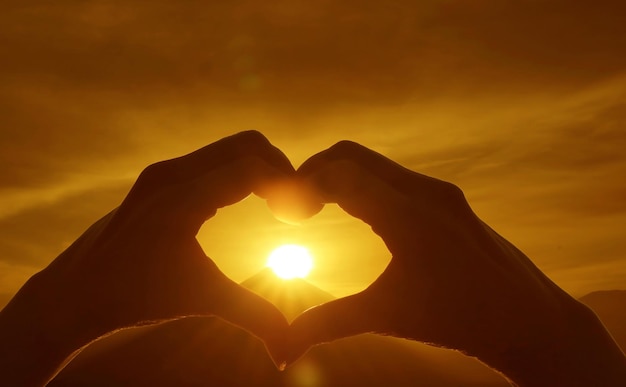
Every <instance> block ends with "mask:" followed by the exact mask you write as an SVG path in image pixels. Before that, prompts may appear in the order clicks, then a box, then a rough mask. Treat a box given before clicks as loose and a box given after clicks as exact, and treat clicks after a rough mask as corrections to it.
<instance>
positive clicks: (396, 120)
mask: <svg viewBox="0 0 626 387" xmlns="http://www.w3.org/2000/svg"><path fill="white" fill-rule="evenodd" d="M5 3H8V4H3V9H2V11H1V12H0V117H1V120H0V177H1V179H0V305H3V304H4V303H5V302H6V300H8V298H10V297H11V295H12V294H13V293H14V292H15V291H16V290H17V289H18V288H19V287H20V286H21V285H22V284H23V282H24V281H25V280H26V279H27V278H28V277H29V276H30V275H32V273H34V272H36V271H38V270H40V269H41V268H43V267H44V266H45V265H47V264H48V263H49V262H50V261H51V260H52V259H54V257H55V256H56V255H57V254H58V253H59V252H60V251H62V250H63V249H64V248H65V247H66V246H67V245H68V244H69V243H71V242H72V241H73V240H74V239H75V238H76V237H77V236H78V235H80V233H81V232H82V231H83V230H84V229H85V228H86V227H87V226H89V225H90V224H91V223H92V222H94V221H95V220H97V219H98V218H99V217H100V216H102V215H104V214H105V213H107V212H108V211H109V210H110V209H111V208H112V207H114V206H116V205H117V204H118V203H119V202H120V201H121V199H122V198H123V197H124V195H125V193H126V191H127V190H128V189H129V187H130V185H131V184H132V182H133V180H134V178H135V177H136V175H137V174H138V173H139V171H140V170H141V169H142V168H143V167H144V166H146V165H147V164H149V163H151V162H154V161H157V160H161V159H164V158H169V157H173V156H177V155H180V154H183V153H186V152H188V151H191V150H194V149H196V148H199V147H201V146H203V145H205V144H207V143H210V142H213V141H215V140H217V139H219V138H221V137H223V136H225V135H229V134H232V133H235V132H238V131H241V130H245V129H253V128H254V129H258V130H261V131H262V132H264V133H265V134H266V135H267V136H268V137H269V138H270V140H272V141H273V142H274V143H275V144H276V145H278V146H279V147H281V148H282V149H283V150H284V151H285V152H286V153H287V155H288V156H289V157H290V158H291V159H292V161H293V162H294V164H296V165H298V164H300V163H301V162H302V161H303V160H305V159H306V158H307V157H308V156H310V155H311V153H313V152H315V151H317V150H321V149H323V148H325V147H328V146H330V145H332V144H333V143H334V142H336V141H338V140H340V139H351V140H355V141H358V142H361V143H363V144H364V145H366V146H368V147H371V148H373V149H375V150H377V151H380V152H382V153H383V154H385V155H387V156H389V157H391V158H393V159H395V160H397V161H399V162H400V163H402V164H404V165H406V166H408V167H410V168H412V169H415V170H417V171H420V172H422V173H426V174H430V175H432V176H435V177H438V178H442V179H446V180H449V181H452V182H454V183H456V184H458V185H460V186H461V187H462V188H463V189H464V190H465V192H466V195H467V197H468V199H469V201H470V203H471V204H472V206H473V208H474V209H475V210H476V212H477V213H478V214H479V215H480V216H481V217H482V218H483V219H484V220H485V221H487V222H488V223H489V224H491V225H492V226H493V227H494V228H495V229H496V230H497V231H499V232H500V233H501V234H503V235H504V236H505V237H507V238H509V239H510V240H511V241H513V242H514V243H516V244H517V245H518V246H519V247H520V248H521V249H522V250H523V251H525V252H527V253H528V255H529V256H530V257H531V258H532V259H533V261H534V262H535V263H537V265H538V266H539V267H540V268H541V269H543V270H544V271H545V272H546V273H547V274H548V275H549V276H550V277H551V278H552V279H553V280H555V281H556V282H557V283H558V284H559V285H560V286H562V287H563V288H564V289H566V290H567V291H569V292H571V293H573V294H574V295H583V294H585V293H587V292H589V291H592V290H598V289H612V288H621V289H626V238H625V233H624V231H623V230H625V229H626V200H625V198H626V179H624V176H625V175H626V153H625V152H624V149H626V24H625V23H624V22H623V15H624V14H626V5H624V3H623V2H622V1H617V0H616V1H607V0H599V1H594V2H571V1H565V0H559V1H547V0H546V1H530V0H527V1H518V2H515V4H513V3H511V2H502V1H497V0H490V1H488V0H475V1H472V2H467V1H461V0H447V1H443V0H441V1H420V2H417V1H408V0H399V1H343V2H338V1H329V0H324V1H308V2H305V1H293V0H292V1H287V0H284V1H274V2H272V1H269V2H258V1H252V0H248V1H243V0H240V1H229V2H199V1H177V2H169V1H167V2H166V1H160V0H156V1H150V2H147V1H87V2H83V1H63V0H59V1H55V2H43V1H41V2H38V1H32V2H19V1H9V2H5ZM23 3H25V4H23ZM216 235H219V237H216ZM200 239H201V241H202V243H203V244H204V245H205V246H206V250H207V252H208V253H209V254H210V255H212V256H213V257H214V258H215V260H216V262H217V263H218V265H219V266H220V267H222V268H223V270H225V271H226V273H227V274H229V275H230V276H231V277H232V278H233V279H235V280H243V279H245V278H247V277H248V276H250V275H252V274H254V273H255V272H256V271H258V270H259V269H260V268H261V267H262V266H263V264H264V261H265V259H266V255H267V253H269V250H271V248H273V247H275V246H276V245H278V244H279V243H281V242H291V243H293V242H303V243H307V244H308V245H309V247H310V249H311V250H312V252H313V253H314V254H315V255H316V259H317V263H318V265H317V268H316V269H315V271H314V272H313V274H312V277H311V281H312V282H314V283H315V284H317V285H318V286H320V287H322V288H323V289H325V290H327V291H329V292H331V293H334V294H335V295H344V294H347V293H351V292H354V291H356V290H358V289H360V288H363V287H365V286H367V284H368V283H369V282H371V281H372V280H373V279H374V278H376V276H377V274H379V273H380V272H381V271H382V270H383V268H384V266H385V264H386V262H387V261H388V260H389V256H388V253H387V252H386V251H385V249H384V245H383V244H382V242H381V241H380V240H379V239H378V238H377V237H376V236H375V235H373V234H371V232H370V231H369V228H368V227H367V226H365V225H363V224H360V223H359V222H358V221H356V220H354V219H350V218H349V217H347V216H346V215H344V214H342V213H341V211H340V210H338V209H337V208H336V207H335V208H328V209H325V210H324V211H323V212H322V213H321V214H320V215H319V216H318V217H316V218H314V219H312V220H311V221H309V222H307V223H305V225H304V226H303V227H301V228H294V227H292V226H287V225H283V224H280V223H278V222H277V221H275V220H274V219H273V218H272V217H271V215H270V214H269V212H268V210H267V209H266V208H265V207H264V204H263V203H262V202H261V201H260V200H258V199H254V198H251V199H249V200H247V201H246V202H245V203H242V204H240V205H239V206H235V207H232V208H228V209H225V210H223V211H220V213H218V215H217V217H216V219H215V220H214V222H211V223H209V224H207V226H205V229H204V230H203V231H202V232H201V235H200Z"/></svg>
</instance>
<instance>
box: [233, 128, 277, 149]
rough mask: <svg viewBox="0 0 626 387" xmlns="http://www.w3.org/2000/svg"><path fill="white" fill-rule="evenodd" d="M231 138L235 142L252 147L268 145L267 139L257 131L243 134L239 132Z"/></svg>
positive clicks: (247, 131) (248, 131)
mask: <svg viewBox="0 0 626 387" xmlns="http://www.w3.org/2000/svg"><path fill="white" fill-rule="evenodd" d="M233 138H234V140H235V141H236V142H239V143H241V144H244V145H246V146H253V147H254V146H265V145H268V144H269V143H270V142H269V140H268V139H267V137H265V136H264V135H263V133H261V132H259V131H258V130H246V131H243V132H239V133H237V134H236V135H234V136H233Z"/></svg>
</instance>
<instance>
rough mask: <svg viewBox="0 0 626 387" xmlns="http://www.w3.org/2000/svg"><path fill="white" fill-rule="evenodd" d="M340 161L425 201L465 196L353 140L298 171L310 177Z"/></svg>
mask: <svg viewBox="0 0 626 387" xmlns="http://www.w3.org/2000/svg"><path fill="white" fill-rule="evenodd" d="M341 160H345V161H350V162H353V163H355V164H357V165H359V166H360V167H361V168H362V169H364V170H366V171H368V172H369V173H370V174H372V175H374V176H376V177H378V178H379V179H380V180H382V181H384V182H386V183H387V184H388V185H390V186H391V187H393V188H394V189H395V190H398V191H400V192H403V193H405V194H408V195H413V196H416V197H421V198H423V199H424V200H428V201H430V199H433V198H435V199H437V200H438V201H441V200H446V201H447V200H448V199H450V200H456V199H458V196H459V194H460V195H461V196H462V192H460V190H459V189H458V188H457V187H455V186H454V185H453V184H450V183H448V182H445V181H442V180H439V179H435V178H433V177H430V176H426V175H423V174H420V173H417V172H414V171H412V170H410V169H407V168H405V167H403V166H402V165H400V164H398V163H396V162H394V161H392V160H390V159H388V158H387V157H385V156H383V155H381V154H379V153H377V152H374V151H373V150H371V149H368V148H366V147H364V146H362V145H360V144H358V143H355V142H352V141H340V142H338V143H337V144H335V145H333V146H331V147H330V148H328V149H326V150H324V151H322V152H320V153H318V154H316V155H314V156H312V157H311V158H309V159H308V160H307V161H305V162H304V163H303V164H302V165H301V166H300V168H298V174H299V175H303V176H307V175H310V174H313V173H315V172H316V171H317V170H319V169H320V168H323V167H324V165H325V164H327V163H334V162H337V161H341Z"/></svg>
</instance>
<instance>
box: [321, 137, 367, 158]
mask: <svg viewBox="0 0 626 387" xmlns="http://www.w3.org/2000/svg"><path fill="white" fill-rule="evenodd" d="M361 149H362V146H361V145H359V144H358V143H356V142H354V141H350V140H341V141H339V142H337V143H336V144H334V145H333V146H331V147H330V148H328V151H329V152H330V153H331V154H338V155H340V156H342V155H347V154H348V155H349V154H353V153H354V152H358V151H360V150H361Z"/></svg>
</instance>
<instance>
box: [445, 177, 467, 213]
mask: <svg viewBox="0 0 626 387" xmlns="http://www.w3.org/2000/svg"><path fill="white" fill-rule="evenodd" d="M438 196H439V199H440V200H441V201H442V202H443V204H444V205H445V206H446V207H447V208H449V209H450V210H451V211H452V212H453V213H454V214H455V215H457V216H462V215H470V214H471V213H472V210H471V208H470V206H469V203H468V202H467V199H466V198H465V193H464V192H463V190H462V189H461V188H460V187H459V186H458V185H456V184H453V183H449V182H441V185H440V187H439V189H438Z"/></svg>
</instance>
